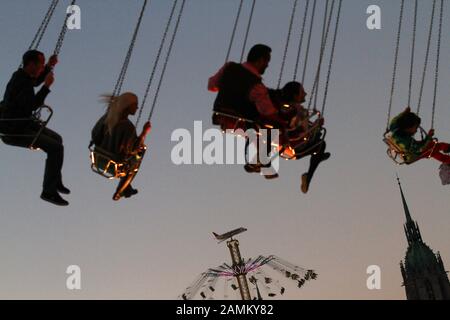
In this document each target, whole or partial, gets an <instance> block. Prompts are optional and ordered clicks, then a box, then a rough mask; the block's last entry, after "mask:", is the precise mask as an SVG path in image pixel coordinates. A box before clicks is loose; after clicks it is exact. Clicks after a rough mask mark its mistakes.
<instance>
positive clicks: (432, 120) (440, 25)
mask: <svg viewBox="0 0 450 320" xmlns="http://www.w3.org/2000/svg"><path fill="white" fill-rule="evenodd" d="M443 19H444V0H441V9H440V13H439V31H438V40H437V52H436V69H435V73H434V93H433V111H432V114H431V129H434V121H435V114H436V103H437V90H438V82H439V62H440V57H441V42H442V41H441V39H442V24H443Z"/></svg>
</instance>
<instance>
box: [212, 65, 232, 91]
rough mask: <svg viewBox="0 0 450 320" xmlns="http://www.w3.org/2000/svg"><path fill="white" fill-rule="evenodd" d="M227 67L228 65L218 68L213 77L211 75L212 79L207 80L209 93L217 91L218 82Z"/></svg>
mask: <svg viewBox="0 0 450 320" xmlns="http://www.w3.org/2000/svg"><path fill="white" fill-rule="evenodd" d="M227 66H228V63H226V64H225V65H224V66H223V67H222V68H220V70H219V71H217V73H216V74H215V75H213V76H212V77H210V78H209V79H208V91H211V92H218V91H219V86H220V81H221V79H222V76H223V73H224V71H225V68H226V67H227Z"/></svg>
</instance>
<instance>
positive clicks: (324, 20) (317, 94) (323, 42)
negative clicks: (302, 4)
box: [311, 0, 334, 109]
mask: <svg viewBox="0 0 450 320" xmlns="http://www.w3.org/2000/svg"><path fill="white" fill-rule="evenodd" d="M328 4H329V0H326V3H325V14H324V17H323V26H322V40H321V43H322V45H321V47H320V50H321V51H320V53H321V54H322V55H323V54H324V52H325V46H326V41H325V32H328V30H326V27H327V17H328ZM332 5H333V6H334V0H333V2H332ZM331 16H332V14H330V19H329V20H328V28H329V24H330V22H331ZM327 36H328V34H327ZM317 69H318V71H317V87H316V91H315V92H314V109H316V106H317V100H318V97H319V85H320V74H321V72H322V62H321V63H320V64H319V66H318V68H317ZM311 97H312V94H311Z"/></svg>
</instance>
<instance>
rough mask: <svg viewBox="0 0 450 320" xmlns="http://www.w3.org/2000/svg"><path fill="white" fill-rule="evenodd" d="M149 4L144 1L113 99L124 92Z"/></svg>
mask: <svg viewBox="0 0 450 320" xmlns="http://www.w3.org/2000/svg"><path fill="white" fill-rule="evenodd" d="M147 2H148V1H147V0H144V3H143V5H142V9H141V12H140V14H139V19H138V22H137V24H136V27H135V29H134V33H133V36H132V38H131V43H130V46H129V48H128V51H127V54H126V56H125V60H124V63H123V65H122V69H121V70H120V74H119V78H118V79H117V82H116V85H115V87H114V91H113V94H112V96H113V97H116V96H118V95H119V94H120V92H121V90H122V85H123V82H124V80H125V76H126V73H127V70H128V66H129V64H130V60H131V56H132V53H133V49H134V46H135V44H136V38H137V35H138V33H139V29H140V27H141V23H142V18H143V16H144V13H145V9H146V7H147Z"/></svg>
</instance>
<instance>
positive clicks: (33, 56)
mask: <svg viewBox="0 0 450 320" xmlns="http://www.w3.org/2000/svg"><path fill="white" fill-rule="evenodd" d="M57 63H58V57H57V56H56V55H53V56H51V57H50V59H49V60H48V62H47V64H45V56H44V54H43V53H42V52H40V51H37V50H29V51H27V52H26V53H25V54H24V55H23V57H22V67H21V68H19V70H17V71H16V72H14V74H13V75H12V77H11V80H10V81H9V82H8V85H7V86H6V90H5V94H4V98H3V101H2V102H1V105H2V108H1V109H2V111H1V118H2V119H5V120H4V121H2V122H1V123H2V125H1V127H2V128H1V130H2V131H3V133H4V134H5V136H4V137H3V138H2V140H3V142H5V143H6V144H9V145H13V146H16V147H23V148H29V147H30V144H31V143H32V142H33V140H34V138H35V136H36V135H37V133H38V132H39V130H40V129H41V127H40V124H38V123H36V122H35V121H33V120H32V115H33V112H34V111H36V110H37V109H39V108H40V107H42V106H43V105H44V102H45V98H46V97H47V95H48V94H49V93H50V87H51V86H52V84H53V82H54V76H53V72H52V69H53V67H54V66H55V65H56V64H57ZM41 85H42V87H41V88H40V89H39V91H38V92H37V93H35V91H34V88H35V87H39V86H41ZM28 118H29V119H30V121H23V120H21V121H10V120H11V119H28ZM8 134H10V135H11V136H8ZM20 135H22V136H20ZM34 147H35V148H38V149H42V150H43V151H44V152H46V153H47V160H46V162H45V172H44V182H43V191H42V193H41V199H42V200H45V201H48V202H50V203H52V204H55V205H59V206H67V205H69V202H67V201H66V200H64V199H63V198H62V197H61V196H60V193H62V194H69V193H70V190H69V189H67V188H66V187H65V186H64V184H63V182H62V174H61V170H62V167H63V162H64V146H63V139H62V138H61V136H60V135H59V134H58V133H56V132H55V131H53V130H50V129H48V128H44V129H43V131H42V132H41V134H40V135H39V138H38V139H37V140H36V142H35V143H34Z"/></svg>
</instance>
